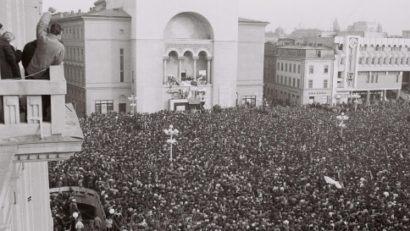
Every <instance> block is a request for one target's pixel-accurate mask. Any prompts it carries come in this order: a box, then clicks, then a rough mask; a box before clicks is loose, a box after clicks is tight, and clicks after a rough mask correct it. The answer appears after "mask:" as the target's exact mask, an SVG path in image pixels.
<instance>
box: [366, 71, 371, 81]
mask: <svg viewBox="0 0 410 231" xmlns="http://www.w3.org/2000/svg"><path fill="white" fill-rule="evenodd" d="M366 83H370V73H369V74H368V75H367V79H366Z"/></svg>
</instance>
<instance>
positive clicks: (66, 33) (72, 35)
mask: <svg viewBox="0 0 410 231" xmlns="http://www.w3.org/2000/svg"><path fill="white" fill-rule="evenodd" d="M61 38H62V39H83V38H84V33H83V28H82V27H63V33H62V34H61Z"/></svg>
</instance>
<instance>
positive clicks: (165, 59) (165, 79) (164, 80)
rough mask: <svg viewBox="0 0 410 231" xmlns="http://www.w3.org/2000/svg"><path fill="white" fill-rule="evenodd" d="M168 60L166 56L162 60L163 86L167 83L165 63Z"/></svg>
mask: <svg viewBox="0 0 410 231" xmlns="http://www.w3.org/2000/svg"><path fill="white" fill-rule="evenodd" d="M168 60H169V57H168V56H165V57H164V60H163V62H164V63H163V69H164V79H163V83H164V84H166V83H167V80H168V76H167V62H168Z"/></svg>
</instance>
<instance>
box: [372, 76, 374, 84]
mask: <svg viewBox="0 0 410 231" xmlns="http://www.w3.org/2000/svg"><path fill="white" fill-rule="evenodd" d="M373 82H374V75H372V79H371V83H373Z"/></svg>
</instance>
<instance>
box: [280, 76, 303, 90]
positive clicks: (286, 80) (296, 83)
mask: <svg viewBox="0 0 410 231" xmlns="http://www.w3.org/2000/svg"><path fill="white" fill-rule="evenodd" d="M276 82H277V83H279V84H282V85H286V86H289V87H295V88H300V79H296V78H291V77H287V76H282V75H276Z"/></svg>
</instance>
